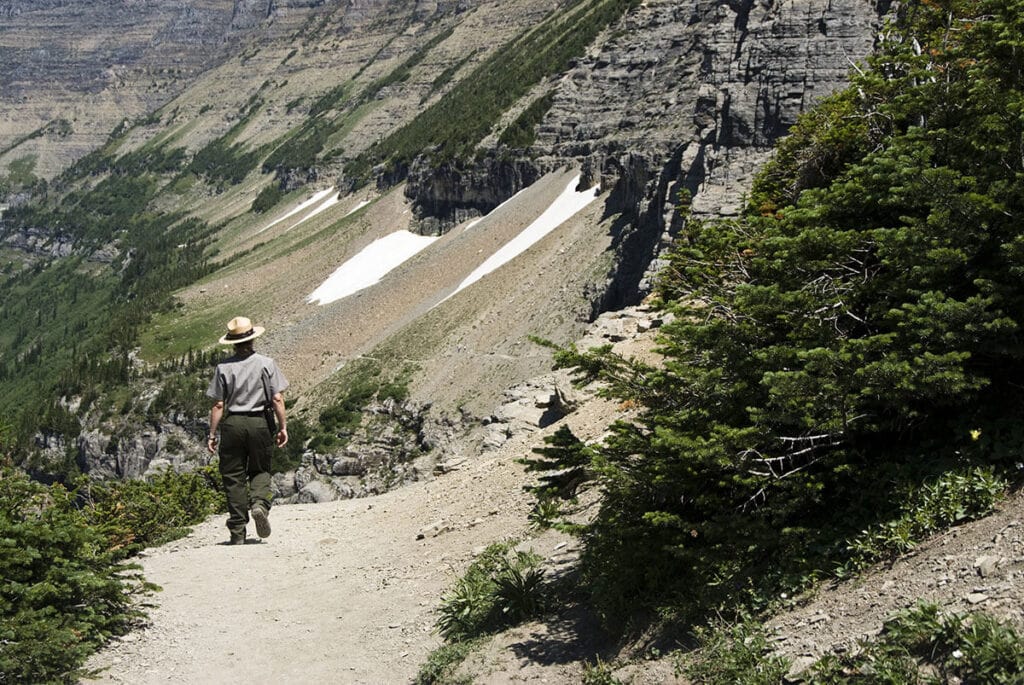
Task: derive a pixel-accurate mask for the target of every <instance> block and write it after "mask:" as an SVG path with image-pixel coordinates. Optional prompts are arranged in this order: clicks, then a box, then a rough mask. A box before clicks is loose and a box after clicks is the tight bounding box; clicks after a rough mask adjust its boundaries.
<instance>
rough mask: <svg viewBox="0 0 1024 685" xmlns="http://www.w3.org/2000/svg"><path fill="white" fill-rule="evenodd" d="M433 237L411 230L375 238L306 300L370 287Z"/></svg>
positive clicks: (326, 298)
mask: <svg viewBox="0 0 1024 685" xmlns="http://www.w3.org/2000/svg"><path fill="white" fill-rule="evenodd" d="M435 240H437V236H424V235H417V234H415V233H412V232H410V231H396V232H394V233H392V234H390V235H386V236H384V237H383V238H378V239H377V240H374V241H373V242H372V243H370V244H369V245H367V246H366V247H364V248H363V249H362V250H361V251H360V252H359V254H357V255H355V256H354V257H352V258H351V259H349V260H348V261H346V262H345V263H344V264H342V265H341V266H339V267H338V268H337V269H335V271H334V273H332V274H331V275H330V276H328V277H327V280H325V281H324V282H323V283H321V284H320V286H319V287H318V288H317V289H316V290H314V291H313V292H312V293H311V294H310V295H309V297H307V298H306V302H310V303H312V302H316V303H317V304H330V303H331V302H335V301H337V300H340V299H341V298H343V297H348V296H349V295H351V294H353V293H355V292H358V291H360V290H362V289H364V288H369V287H370V286H371V285H373V284H375V283H377V282H378V281H380V279H382V278H384V276H385V275H387V273H388V272H389V271H391V270H392V269H394V268H396V267H398V266H399V265H401V264H402V263H403V262H405V261H406V260H408V259H410V258H411V257H413V256H414V255H415V254H417V253H418V252H420V251H421V250H423V249H424V248H425V247H427V246H428V245H430V243H432V242H434V241H435Z"/></svg>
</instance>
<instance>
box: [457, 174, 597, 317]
mask: <svg viewBox="0 0 1024 685" xmlns="http://www.w3.org/2000/svg"><path fill="white" fill-rule="evenodd" d="M579 182H580V177H579V176H576V177H575V178H574V179H572V180H571V181H569V185H567V186H566V187H565V190H563V191H562V194H561V195H559V196H558V197H557V198H555V201H554V202H552V203H551V206H550V207H548V208H547V209H545V210H544V213H543V214H541V215H540V216H539V217H537V218H536V219H534V221H533V223H531V224H530V225H529V226H527V227H526V228H524V229H523V231H522V233H520V234H519V235H517V236H516V237H515V238H513V239H512V240H510V241H508V242H507V243H505V244H504V245H503V246H502V247H500V248H499V249H498V251H497V252H495V253H494V254H492V255H491V256H490V257H488V258H487V259H486V260H485V261H484V263H483V264H481V265H480V266H478V267H477V268H476V269H475V270H474V271H473V272H472V273H471V274H469V275H468V276H466V278H465V279H463V281H462V283H459V287H457V288H456V289H455V292H453V293H452V294H451V295H449V296H448V297H452V295H455V293H457V292H459V291H460V290H462V289H463V288H468V287H469V286H471V285H472V284H474V283H476V282H477V281H479V280H480V279H481V278H483V277H484V276H486V275H487V274H489V273H491V272H492V271H494V270H495V269H497V268H498V267H500V266H502V265H503V264H506V263H508V262H510V261H512V259H514V258H515V257H518V256H519V255H520V254H522V253H523V252H526V250H528V249H530V247H532V246H533V244H534V243H536V242H537V241H539V240H540V239H541V238H543V237H544V236H546V235H547V234H548V233H551V231H553V230H555V229H556V228H558V227H559V226H561V225H562V224H563V223H565V222H566V221H568V220H569V219H570V218H572V217H573V216H574V215H575V214H576V213H577V212H580V211H581V210H582V209H583V208H584V207H586V206H587V205H589V204H590V203H591V202H593V201H594V200H596V199H597V195H598V193H599V192H600V190H601V189H600V187H598V186H595V187H593V188H590V189H589V190H583V191H580V192H576V190H575V188H576V186H577V185H578V184H579ZM445 299H448V298H445Z"/></svg>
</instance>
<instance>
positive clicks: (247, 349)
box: [206, 316, 288, 545]
mask: <svg viewBox="0 0 1024 685" xmlns="http://www.w3.org/2000/svg"><path fill="white" fill-rule="evenodd" d="M265 330H266V329H264V328H263V327H262V326H253V325H252V322H251V321H249V319H247V318H246V317H244V316H236V317H235V318H233V319H231V321H229V322H228V332H227V334H226V335H224V336H223V337H222V338H221V339H220V341H219V342H220V344H221V345H233V346H234V352H233V354H232V355H231V356H230V357H228V358H227V359H225V360H224V361H222V362H221V363H220V364H218V365H217V371H216V373H214V376H213V380H211V381H210V387H209V388H208V389H207V391H206V394H207V396H208V397H210V398H212V399H213V400H214V404H213V407H212V408H211V409H210V434H209V439H208V440H207V443H206V449H207V450H209V452H210V453H211V454H217V453H219V454H220V475H221V479H222V480H223V482H224V489H225V491H226V492H227V500H228V522H227V526H228V530H229V531H230V533H231V540H230V543H231V544H232V545H241V544H245V526H246V524H247V523H248V522H249V515H250V512H251V514H252V519H253V521H254V522H255V523H256V534H257V535H259V536H260V537H261V538H265V537H268V536H269V535H270V519H269V518H268V517H269V515H270V496H271V494H270V456H271V453H272V451H273V449H274V444H275V443H276V444H277V446H278V447H284V446H285V445H286V444H287V443H288V429H287V428H286V422H287V419H286V417H285V411H284V395H283V394H282V393H283V392H284V390H285V389H287V387H288V379H286V378H285V377H284V374H282V373H281V370H280V369H278V368H277V363H276V362H274V360H273V359H271V358H270V357H266V356H264V355H262V354H258V353H257V352H256V350H255V349H254V348H253V340H255V339H256V338H258V337H259V336H261V335H262V334H263V332H264V331H265ZM268 405H269V406H270V407H272V408H273V413H274V416H275V417H276V419H277V426H278V428H277V431H276V435H273V434H272V433H271V431H272V428H271V425H270V421H269V419H268V418H267V416H266V415H265V413H264V407H266V406H268ZM218 428H220V440H219V446H220V447H219V451H218V439H217V429H218Z"/></svg>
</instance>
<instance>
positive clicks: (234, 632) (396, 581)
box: [89, 341, 1024, 685]
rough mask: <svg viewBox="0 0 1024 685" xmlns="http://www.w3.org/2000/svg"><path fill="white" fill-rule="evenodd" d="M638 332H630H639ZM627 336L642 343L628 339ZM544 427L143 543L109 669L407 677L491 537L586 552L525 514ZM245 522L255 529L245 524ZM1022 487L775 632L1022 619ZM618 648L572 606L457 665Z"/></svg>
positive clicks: (819, 597) (825, 640) (567, 667)
mask: <svg viewBox="0 0 1024 685" xmlns="http://www.w3.org/2000/svg"><path fill="white" fill-rule="evenodd" d="M631 345H632V346H631ZM619 347H620V348H622V349H621V350H620V351H624V352H625V353H626V354H627V355H629V354H640V353H643V352H644V351H645V349H646V344H645V343H642V344H640V345H637V344H636V343H635V341H634V342H633V343H629V342H627V343H622V344H620V346H619ZM622 415H623V414H622V408H621V407H619V406H618V405H615V404H612V403H609V402H607V401H603V400H599V399H591V400H589V401H587V402H585V403H584V404H583V405H582V406H581V408H580V409H578V410H577V411H576V412H574V413H573V414H570V415H569V416H568V417H566V418H565V419H564V422H566V423H568V424H569V426H570V427H571V428H572V430H573V431H574V432H575V433H576V434H577V435H579V436H580V437H581V438H583V439H585V440H592V439H596V438H598V437H599V436H600V435H601V433H602V432H603V430H604V428H605V427H606V426H607V425H608V423H610V422H611V421H612V420H614V419H615V418H617V417H620V416H622ZM559 425H561V422H559V423H557V424H555V425H552V426H550V427H548V428H547V429H545V430H544V431H538V432H534V433H527V434H520V435H519V436H517V437H515V438H513V439H512V440H511V441H510V442H509V443H506V445H504V446H503V447H502V448H501V449H499V450H497V451H494V452H489V453H485V454H483V455H480V456H478V457H476V458H475V459H471V460H469V461H467V462H465V463H464V464H463V465H462V467H461V468H459V469H458V470H456V471H454V472H452V473H448V474H446V475H443V476H440V477H437V478H434V479H432V480H427V481H423V482H419V483H414V484H412V485H409V486H406V487H403V488H401V489H399V490H396V491H393V492H390V493H387V494H384V495H381V496H378V497H374V498H369V499H359V500H347V501H339V502H333V503H330V504H319V505H312V504H311V505H292V506H280V507H276V508H275V509H274V511H273V512H272V516H271V520H272V523H273V528H274V529H273V534H272V536H271V537H269V538H268V539H266V540H264V541H262V542H260V541H257V540H255V539H252V540H250V541H249V543H248V544H246V545H245V546H240V547H239V546H236V547H232V546H227V545H224V544H223V543H224V541H225V539H226V533H227V531H226V529H225V528H224V525H223V523H224V521H223V517H215V518H213V519H210V520H208V521H206V522H205V523H203V524H201V525H199V526H197V527H196V528H195V529H194V531H193V533H192V534H191V535H189V536H188V537H187V538H184V539H182V540H179V541H177V542H174V543H171V544H168V545H166V546H164V547H161V548H157V549H154V550H150V551H149V552H148V553H147V554H146V555H145V556H144V557H143V558H142V559H141V564H142V567H143V569H144V572H145V574H146V577H147V578H148V579H149V580H150V581H152V582H154V583H156V584H158V585H160V586H161V587H162V588H163V590H162V591H161V592H159V593H157V594H155V595H154V596H153V597H152V598H151V599H152V602H153V604H154V606H153V608H152V609H151V610H150V620H149V623H148V625H146V626H145V627H144V628H143V629H141V630H139V631H137V632H135V633H133V634H131V635H129V636H127V637H125V638H123V639H120V640H118V641H116V642H114V643H113V644H112V645H110V647H109V648H107V649H106V650H105V651H103V652H101V653H99V654H98V655H96V656H95V657H94V658H93V659H92V660H91V662H90V664H89V666H90V667H92V668H101V669H105V670H104V671H103V673H102V674H101V675H100V677H99V679H98V682H101V683H131V684H133V685H134V684H146V683H227V682H245V681H255V680H259V681H271V682H285V683H298V682H332V683H375V684H376V683H408V682H410V681H411V680H412V679H413V678H414V677H415V674H416V672H417V671H418V670H419V668H420V666H421V665H422V664H423V663H424V660H425V659H426V657H427V655H428V654H429V653H430V652H431V651H432V650H433V649H435V648H436V647H438V646H439V645H440V644H441V638H440V636H439V635H438V634H437V633H436V632H435V630H434V622H435V619H436V613H435V612H436V608H437V606H438V604H439V599H440V597H441V595H442V594H443V593H444V592H445V591H446V590H447V589H448V588H450V587H451V586H452V584H453V583H454V581H455V580H456V579H457V578H458V577H459V576H460V575H461V574H462V572H463V571H464V569H465V567H466V566H467V565H468V563H469V562H470V560H471V559H472V558H473V556H474V555H475V554H476V553H478V552H480V551H481V550H482V549H483V548H484V547H485V546H486V545H488V544H490V543H493V542H496V541H499V540H504V539H508V538H516V539H523V540H525V541H524V542H523V543H522V546H523V547H524V548H532V549H533V550H534V551H536V552H537V553H539V554H541V555H542V556H543V557H544V558H545V559H546V560H547V565H548V567H549V569H550V570H551V571H553V572H557V571H559V570H566V569H567V568H569V567H571V566H572V564H573V562H574V560H575V553H576V548H575V544H574V542H573V541H572V540H570V539H567V538H565V537H563V536H561V535H559V534H556V533H551V532H549V533H545V534H543V535H540V536H538V535H536V533H535V532H534V531H531V530H530V528H529V526H528V522H527V513H528V511H529V508H530V504H531V502H530V498H529V496H528V495H526V494H525V493H524V492H523V491H522V485H523V483H524V482H526V480H527V477H526V475H525V474H524V472H523V467H522V466H521V465H520V464H518V463H516V459H517V458H519V457H521V456H524V455H527V454H529V452H530V449H531V448H532V447H534V446H537V445H539V444H541V442H542V439H543V437H544V436H545V435H547V434H550V433H551V432H553V431H554V430H555V429H557V427H558V426H559ZM250 534H253V533H252V532H251V531H250ZM1022 578H1024V493H1017V494H1013V495H1011V496H1009V497H1008V498H1007V499H1006V500H1005V501H1004V502H1003V503H1002V504H1001V506H1000V507H999V510H998V511H997V512H996V513H995V514H994V515H993V516H990V517H989V518H986V519H984V520H982V521H977V522H974V523H970V524H966V525H963V526H961V527H958V528H956V529H953V530H951V531H949V532H947V533H945V534H943V535H939V536H936V537H935V538H933V539H931V540H928V541H926V542H925V543H923V544H921V545H920V546H919V547H918V548H917V549H915V550H914V551H913V552H912V553H910V554H908V555H906V556H904V557H902V558H900V559H898V560H896V561H895V562H894V563H891V564H886V565H882V566H879V567H877V568H875V569H873V570H871V571H869V572H868V573H866V574H865V575H864V576H862V577H861V578H859V579H857V580H854V581H850V582H845V583H840V584H836V585H834V586H825V587H823V588H821V589H820V590H819V591H818V592H817V593H816V594H815V595H813V596H811V597H805V598H799V599H798V600H793V606H792V608H791V609H790V610H788V611H786V612H784V613H782V614H780V615H778V616H776V617H775V618H774V619H773V620H772V621H770V622H769V624H768V630H769V633H770V634H771V636H772V639H771V641H772V643H773V644H774V645H775V647H776V649H777V650H778V651H779V652H781V653H783V654H785V655H786V656H788V657H789V658H790V659H792V660H793V661H794V663H795V664H796V665H798V666H800V665H806V664H808V663H810V660H811V659H812V658H813V657H816V656H819V655H821V654H822V653H824V652H826V651H829V650H833V651H841V650H847V649H851V648H855V646H856V641H857V640H858V639H861V638H864V637H869V636H872V635H875V634H877V632H878V631H879V630H880V628H881V626H882V624H883V622H884V621H885V620H886V619H887V618H889V617H890V616H892V615H893V614H894V613H895V612H897V611H898V610H900V609H902V608H905V607H909V606H911V605H913V604H914V603H915V602H917V601H918V600H920V599H923V600H928V601H935V602H938V603H940V604H941V605H943V606H946V607H948V608H949V609H951V610H956V611H971V610H985V611H988V612H990V613H993V614H995V615H997V616H1000V617H1003V618H1007V619H1010V620H1012V621H1015V622H1016V623H1017V624H1018V625H1024V583H1022V582H1021V581H1022ZM597 655H600V656H601V658H602V659H603V660H604V661H605V662H606V663H611V664H615V663H617V662H618V663H622V660H621V658H620V657H621V654H619V655H617V654H616V653H614V652H611V651H608V650H607V645H604V644H602V643H601V638H600V634H599V632H598V631H597V630H596V627H595V626H594V624H593V623H592V622H591V621H590V620H588V619H587V617H586V616H584V615H582V614H581V613H580V612H578V611H576V610H574V609H573V608H571V607H567V608H564V609H563V610H562V611H556V612H555V613H554V615H553V616H551V617H550V618H548V619H546V620H545V621H542V622H536V623H531V624H527V625H524V626H520V627H517V628H515V629H513V630H510V631H507V632H505V633H503V634H500V635H497V636H495V637H493V638H492V639H490V640H489V641H488V642H487V643H486V644H484V645H483V646H482V648H481V649H480V650H479V651H478V652H477V653H476V654H474V655H473V656H471V657H470V659H468V660H467V662H466V664H465V665H464V667H463V671H462V672H463V673H464V674H469V675H471V676H472V677H473V681H474V682H476V683H484V684H495V685H496V684H499V683H511V682H535V683H578V682H581V679H582V677H583V675H584V671H585V668H586V666H585V661H590V662H593V661H594V660H595V658H596V656H597ZM675 666H676V660H675V657H674V656H669V657H665V658H661V659H660V660H647V661H645V660H639V661H637V660H634V662H633V663H632V664H627V665H625V666H622V667H621V668H619V669H618V670H617V671H616V676H617V677H619V678H621V679H622V680H623V682H630V683H634V684H637V685H639V684H641V683H642V684H650V683H670V682H684V681H682V680H680V679H678V677H677V676H676V675H675V673H674V671H675Z"/></svg>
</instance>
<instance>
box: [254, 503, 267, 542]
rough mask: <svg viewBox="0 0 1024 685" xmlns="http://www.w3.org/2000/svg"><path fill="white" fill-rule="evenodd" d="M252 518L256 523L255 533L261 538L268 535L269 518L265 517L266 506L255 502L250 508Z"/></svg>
mask: <svg viewBox="0 0 1024 685" xmlns="http://www.w3.org/2000/svg"><path fill="white" fill-rule="evenodd" d="M252 520H253V521H255V523H256V534H257V535H259V536H260V537H261V538H269V537H270V519H269V518H267V508H266V507H265V506H263V505H262V504H257V505H256V506H254V507H253V508H252Z"/></svg>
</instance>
